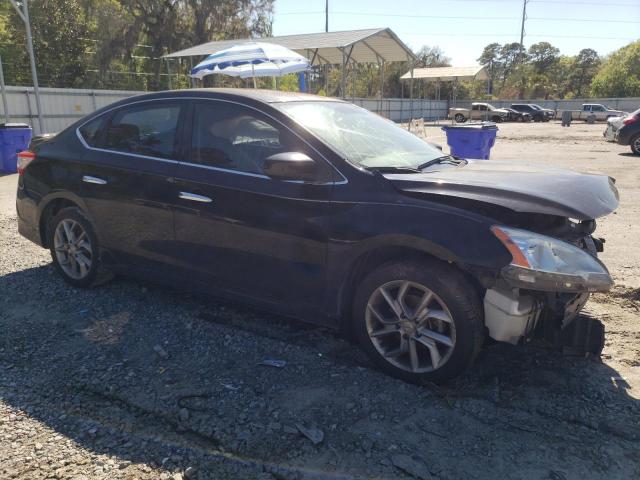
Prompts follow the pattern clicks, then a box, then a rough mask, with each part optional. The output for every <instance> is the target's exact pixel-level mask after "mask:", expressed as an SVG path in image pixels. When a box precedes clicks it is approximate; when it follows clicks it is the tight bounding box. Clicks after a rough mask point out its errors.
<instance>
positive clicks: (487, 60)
mask: <svg viewBox="0 0 640 480" xmlns="http://www.w3.org/2000/svg"><path fill="white" fill-rule="evenodd" d="M501 49H502V45H500V44H499V43H490V44H489V45H487V46H486V47H484V50H483V51H482V55H480V57H479V58H478V63H480V65H482V66H484V67H486V68H487V71H488V73H489V93H493V84H494V82H495V81H496V79H497V78H498V76H499V75H501V74H502V69H503V67H504V65H503V64H502V61H501V59H500V51H501Z"/></svg>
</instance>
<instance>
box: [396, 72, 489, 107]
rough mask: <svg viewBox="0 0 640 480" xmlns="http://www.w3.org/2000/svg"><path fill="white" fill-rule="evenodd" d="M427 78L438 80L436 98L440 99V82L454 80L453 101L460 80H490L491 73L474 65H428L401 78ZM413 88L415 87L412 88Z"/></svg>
mask: <svg viewBox="0 0 640 480" xmlns="http://www.w3.org/2000/svg"><path fill="white" fill-rule="evenodd" d="M413 79H416V80H426V81H431V82H436V100H440V82H453V101H454V102H455V99H456V98H455V94H456V89H457V86H458V82H459V81H460V80H471V81H475V80H489V74H488V73H487V70H486V68H485V67H483V66H480V65H474V66H472V67H427V68H415V69H413V70H410V71H408V72H407V73H405V74H404V75H402V76H401V77H400V80H405V81H406V80H410V81H413ZM412 90H413V88H412Z"/></svg>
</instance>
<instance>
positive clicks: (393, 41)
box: [164, 28, 416, 97]
mask: <svg viewBox="0 0 640 480" xmlns="http://www.w3.org/2000/svg"><path fill="white" fill-rule="evenodd" d="M252 42H265V43H272V44H275V45H281V46H283V47H286V48H289V49H291V50H293V51H295V52H298V53H299V54H301V55H303V56H305V57H306V58H308V59H309V62H310V63H311V65H312V66H319V65H342V81H341V83H340V90H341V93H342V96H343V97H344V96H346V94H345V92H346V68H347V66H348V65H349V64H351V65H353V64H356V63H377V64H378V65H380V67H381V68H380V72H381V75H380V81H381V89H380V91H381V92H382V86H383V85H384V64H385V63H386V62H410V64H411V66H412V67H413V62H414V60H415V58H416V57H415V55H414V54H413V52H412V51H411V49H410V48H409V47H407V46H406V45H405V44H404V43H403V42H402V41H401V40H400V39H399V38H398V36H397V35H396V34H395V33H393V31H392V30H391V29H390V28H370V29H365V30H345V31H342V32H327V33H325V32H322V33H308V34H301V35H283V36H279V37H263V38H243V39H236V40H219V41H213V42H207V43H203V44H201V45H196V46H194V47H190V48H186V49H184V50H180V51H178V52H173V53H169V54H167V55H165V56H164V58H166V59H172V58H190V59H192V58H193V57H205V56H207V55H211V54H213V53H216V52H219V51H220V50H224V49H226V48H229V47H232V46H234V45H240V44H243V43H252Z"/></svg>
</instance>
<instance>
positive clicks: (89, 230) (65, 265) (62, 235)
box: [48, 207, 111, 288]
mask: <svg viewBox="0 0 640 480" xmlns="http://www.w3.org/2000/svg"><path fill="white" fill-rule="evenodd" d="M48 235H49V237H48V245H49V248H50V250H51V258H52V259H53V263H54V265H55V267H56V270H57V271H58V273H60V275H61V276H62V278H63V279H64V280H65V281H66V282H67V283H69V284H70V285H73V286H74V287H79V288H87V287H91V286H93V285H95V284H97V283H100V282H101V281H105V280H107V279H109V278H110V276H111V274H110V273H108V272H106V271H104V270H103V269H102V268H101V265H100V255H99V249H98V239H97V237H96V235H95V233H94V231H93V226H92V225H91V222H90V221H89V220H88V219H87V217H86V216H85V215H84V213H83V212H82V210H80V209H79V208H75V207H70V208H64V209H62V210H60V212H58V214H56V215H55V216H54V217H53V218H52V219H51V220H50V221H49V223H48Z"/></svg>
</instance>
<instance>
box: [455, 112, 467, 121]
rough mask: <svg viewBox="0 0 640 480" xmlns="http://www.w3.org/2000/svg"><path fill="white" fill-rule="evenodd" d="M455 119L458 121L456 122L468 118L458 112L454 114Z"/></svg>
mask: <svg viewBox="0 0 640 480" xmlns="http://www.w3.org/2000/svg"><path fill="white" fill-rule="evenodd" d="M453 119H454V120H455V121H456V123H464V122H466V120H467V119H466V118H464V115H463V114H461V113H456V114H455V115H454V116H453Z"/></svg>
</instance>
